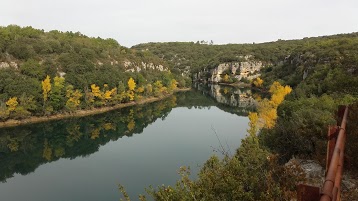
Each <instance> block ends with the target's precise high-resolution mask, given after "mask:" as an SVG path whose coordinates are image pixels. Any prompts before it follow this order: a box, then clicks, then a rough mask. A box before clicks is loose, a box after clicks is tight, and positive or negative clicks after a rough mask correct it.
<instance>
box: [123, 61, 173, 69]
mask: <svg viewBox="0 0 358 201" xmlns="http://www.w3.org/2000/svg"><path fill="white" fill-rule="evenodd" d="M123 65H124V67H125V68H126V70H125V71H126V72H140V71H142V70H148V69H151V70H158V71H168V70H169V69H168V68H166V67H164V66H163V65H160V64H159V65H154V64H153V63H144V62H141V63H140V64H137V63H134V62H131V61H125V62H124V63H123Z"/></svg>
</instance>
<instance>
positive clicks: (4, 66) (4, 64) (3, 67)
mask: <svg viewBox="0 0 358 201" xmlns="http://www.w3.org/2000/svg"><path fill="white" fill-rule="evenodd" d="M5 68H10V65H9V64H8V63H7V62H1V63H0V69H5Z"/></svg>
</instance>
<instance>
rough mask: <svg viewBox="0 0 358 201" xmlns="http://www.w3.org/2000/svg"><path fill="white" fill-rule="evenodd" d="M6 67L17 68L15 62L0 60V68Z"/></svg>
mask: <svg viewBox="0 0 358 201" xmlns="http://www.w3.org/2000/svg"><path fill="white" fill-rule="evenodd" d="M6 68H15V69H18V65H17V63H16V62H14V61H11V62H0V69H6Z"/></svg>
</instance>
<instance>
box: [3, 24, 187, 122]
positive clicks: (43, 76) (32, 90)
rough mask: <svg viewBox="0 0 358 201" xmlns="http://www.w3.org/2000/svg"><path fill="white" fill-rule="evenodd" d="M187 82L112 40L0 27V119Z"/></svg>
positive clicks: (96, 103)
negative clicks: (130, 80) (130, 81)
mask: <svg viewBox="0 0 358 201" xmlns="http://www.w3.org/2000/svg"><path fill="white" fill-rule="evenodd" d="M130 78H133V80H132V83H133V84H134V85H133V86H129V85H128V80H129V79H130ZM173 80H174V81H175V82H174V81H173ZM186 82H187V83H186ZM155 83H156V85H154V84H155ZM152 84H153V85H152ZM174 85H175V86H174ZM188 85H189V86H190V80H189V79H188V78H184V77H183V76H181V75H179V74H174V73H171V68H170V67H169V65H168V64H167V63H166V62H165V61H164V60H162V59H160V58H159V57H158V56H156V55H153V54H151V53H149V52H141V51H136V50H132V49H128V48H126V47H123V46H121V45H120V44H118V42H117V41H115V40H113V39H102V38H99V37H97V38H91V37H87V36H85V35H83V34H81V33H79V32H76V33H73V32H60V31H56V30H53V31H49V32H45V31H44V30H39V29H34V28H32V27H19V26H16V25H9V26H7V27H0V119H1V120H6V119H9V118H10V119H12V118H15V119H18V118H24V117H27V116H29V115H44V114H46V115H49V114H55V113H58V112H63V111H67V112H68V111H73V110H76V109H81V108H87V109H88V108H91V107H101V106H106V105H113V104H116V103H121V102H128V101H130V100H133V99H138V98H141V97H143V96H151V95H153V94H155V93H156V95H159V93H167V92H168V91H167V89H169V90H171V89H172V87H176V86H179V87H184V86H188Z"/></svg>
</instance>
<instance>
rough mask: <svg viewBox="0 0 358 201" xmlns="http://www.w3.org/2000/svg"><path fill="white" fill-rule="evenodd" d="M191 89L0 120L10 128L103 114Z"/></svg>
mask: <svg viewBox="0 0 358 201" xmlns="http://www.w3.org/2000/svg"><path fill="white" fill-rule="evenodd" d="M190 90H191V88H183V89H176V90H175V91H174V92H173V93H170V94H166V95H163V96H160V97H153V96H151V97H148V98H144V99H142V100H139V101H132V102H128V103H120V104H117V105H114V106H106V107H101V108H92V109H88V110H76V111H75V112H73V113H64V114H54V115H50V116H41V117H36V116H32V117H29V118H26V119H21V120H14V119H9V120H7V121H4V122H0V128H9V127H16V126H22V125H28V124H35V123H42V122H48V121H55V120H61V119H67V118H71V117H84V116H89V115H95V114H101V113H105V112H109V111H112V110H117V109H121V108H125V107H129V106H134V105H143V104H146V103H152V102H156V101H160V100H163V99H165V98H168V97H170V96H172V95H173V94H174V93H176V92H184V91H190Z"/></svg>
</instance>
